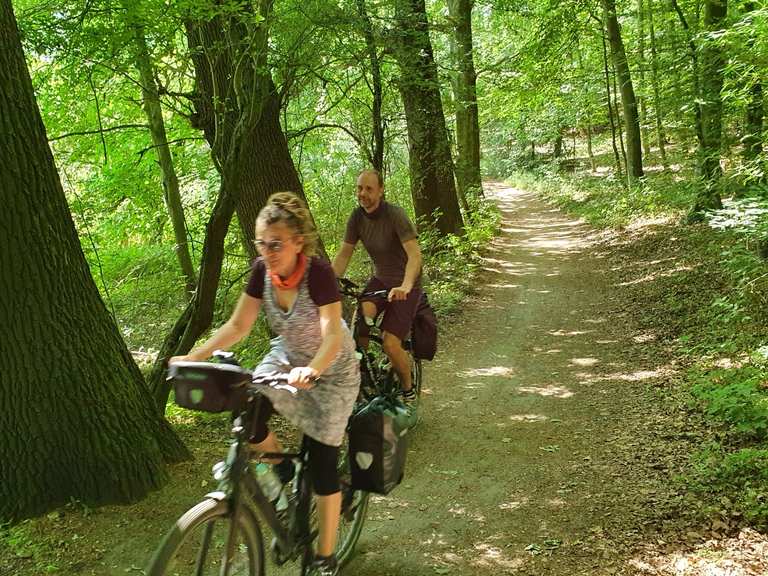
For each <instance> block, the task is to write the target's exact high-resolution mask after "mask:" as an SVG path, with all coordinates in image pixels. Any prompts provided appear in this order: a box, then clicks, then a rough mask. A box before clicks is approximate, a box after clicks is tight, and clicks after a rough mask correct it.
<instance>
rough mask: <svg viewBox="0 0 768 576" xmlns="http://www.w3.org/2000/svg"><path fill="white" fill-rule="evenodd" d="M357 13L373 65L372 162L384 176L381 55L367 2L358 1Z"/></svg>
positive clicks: (369, 59) (369, 60)
mask: <svg viewBox="0 0 768 576" xmlns="http://www.w3.org/2000/svg"><path fill="white" fill-rule="evenodd" d="M357 12H358V15H359V16H360V19H361V20H362V28H363V36H364V38H365V48H366V50H367V51H368V62H369V63H370V65H371V92H372V93H373V102H372V105H371V122H372V124H373V126H372V128H373V130H372V142H371V154H370V156H371V160H372V161H373V169H374V170H377V171H378V172H379V174H382V175H383V174H384V122H383V120H382V117H381V106H382V102H383V89H382V85H381V66H380V65H379V55H378V53H377V52H376V40H375V38H374V36H373V24H372V23H371V18H370V16H368V12H366V10H365V0H357Z"/></svg>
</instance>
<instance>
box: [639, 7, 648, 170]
mask: <svg viewBox="0 0 768 576" xmlns="http://www.w3.org/2000/svg"><path fill="white" fill-rule="evenodd" d="M645 68H646V61H645V6H644V5H643V0H637V77H638V79H639V80H640V84H639V89H638V97H637V100H638V105H639V108H638V110H639V113H640V136H641V139H642V142H643V154H645V155H646V156H648V154H650V153H651V140H650V138H649V137H648V125H647V122H648V107H647V106H646V104H645V100H646V98H645V95H644V94H646V93H647V90H646V88H645Z"/></svg>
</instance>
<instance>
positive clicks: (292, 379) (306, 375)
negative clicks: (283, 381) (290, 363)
mask: <svg viewBox="0 0 768 576" xmlns="http://www.w3.org/2000/svg"><path fill="white" fill-rule="evenodd" d="M318 376H319V374H318V373H317V370H315V369H314V368H311V367H309V366H297V367H296V368H292V369H291V371H290V372H289V373H288V384H290V385H291V386H295V387H296V388H302V389H303V390H309V389H310V388H313V387H314V386H315V380H316V379H317V377H318Z"/></svg>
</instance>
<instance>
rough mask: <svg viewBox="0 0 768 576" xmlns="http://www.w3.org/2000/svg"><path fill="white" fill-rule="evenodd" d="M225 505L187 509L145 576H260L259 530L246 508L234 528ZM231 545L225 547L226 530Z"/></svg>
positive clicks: (210, 502) (204, 503) (211, 503)
mask: <svg viewBox="0 0 768 576" xmlns="http://www.w3.org/2000/svg"><path fill="white" fill-rule="evenodd" d="M228 508H229V504H228V503H227V502H221V501H218V500H214V499H209V500H204V501H202V502H200V504H198V505H197V506H194V507H193V508H190V509H189V510H188V511H187V512H186V513H185V514H184V515H183V516H182V517H181V518H179V519H178V520H177V521H176V524H175V525H174V527H173V528H172V529H171V530H170V532H168V534H166V536H165V538H164V540H163V542H162V544H161V545H160V548H158V550H157V552H155V555H154V557H153V558H152V564H151V565H150V567H149V570H148V571H147V575H148V576H193V575H194V576H214V575H215V576H220V575H221V574H225V571H224V569H223V567H224V566H225V565H228V566H229V570H228V572H226V574H228V575H229V576H263V574H264V544H263V540H262V536H261V529H260V528H259V524H258V522H257V521H256V518H255V517H254V515H253V512H251V510H250V509H249V508H246V507H242V509H241V513H240V514H239V515H238V516H239V517H238V521H237V525H236V526H233V515H232V513H231V512H230V511H229V510H228ZM232 529H234V542H233V543H232V546H230V547H229V551H228V549H227V548H228V547H227V538H228V535H229V532H230V530H232Z"/></svg>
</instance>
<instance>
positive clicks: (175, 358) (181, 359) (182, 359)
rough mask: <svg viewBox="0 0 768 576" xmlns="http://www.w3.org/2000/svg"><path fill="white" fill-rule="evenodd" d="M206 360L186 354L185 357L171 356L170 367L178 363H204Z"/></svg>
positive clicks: (169, 359)
mask: <svg viewBox="0 0 768 576" xmlns="http://www.w3.org/2000/svg"><path fill="white" fill-rule="evenodd" d="M203 360H205V358H200V357H198V356H195V355H194V354H184V355H183V356H171V357H170V358H168V365H171V364H175V363H176V362H202V361H203Z"/></svg>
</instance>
